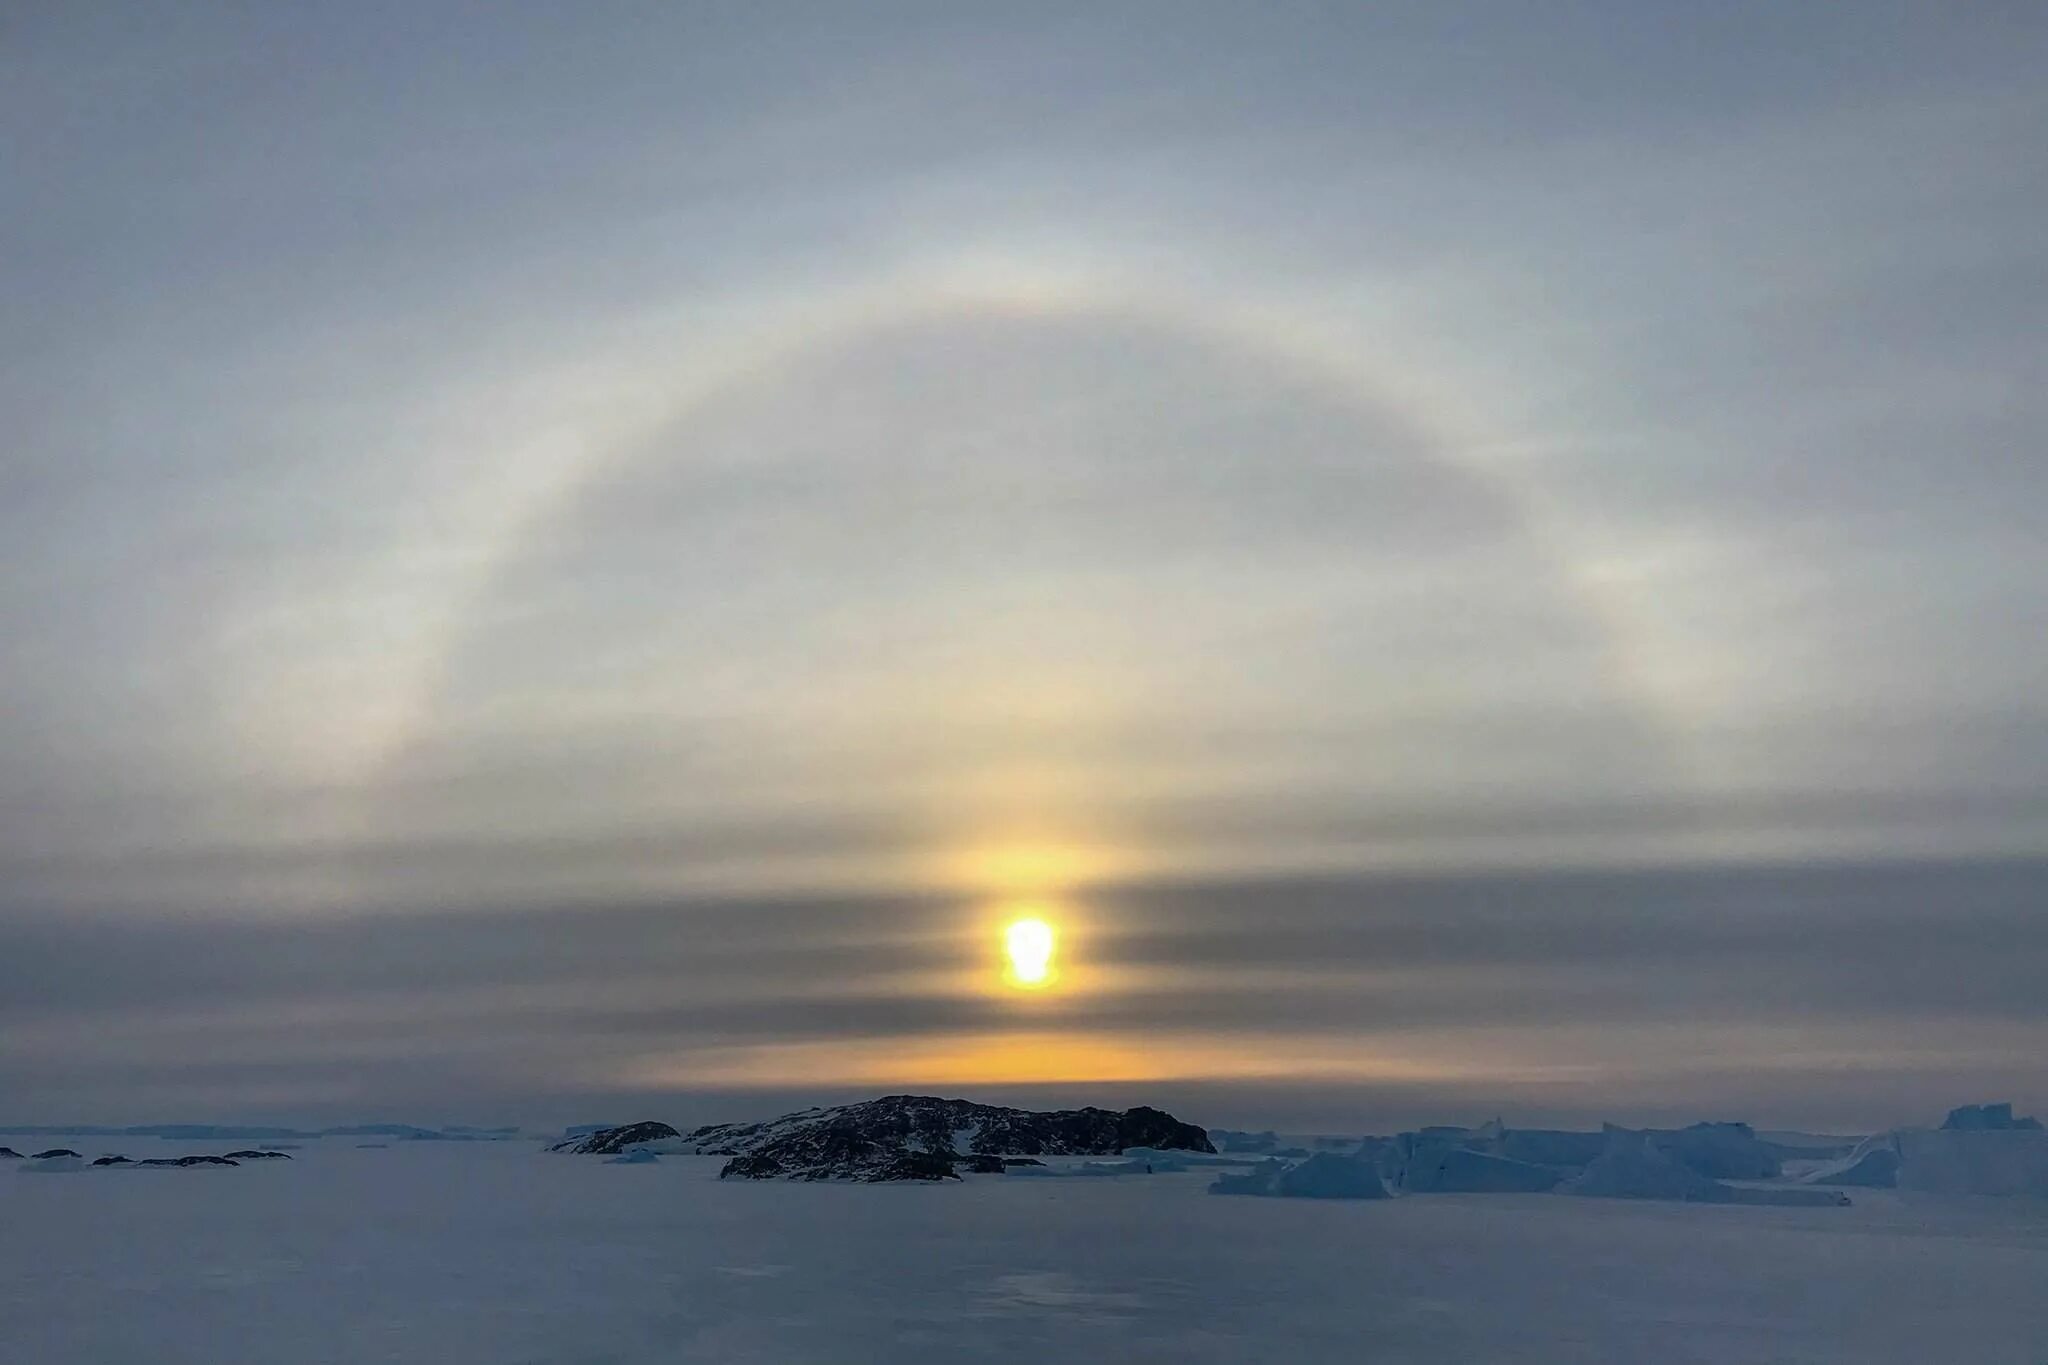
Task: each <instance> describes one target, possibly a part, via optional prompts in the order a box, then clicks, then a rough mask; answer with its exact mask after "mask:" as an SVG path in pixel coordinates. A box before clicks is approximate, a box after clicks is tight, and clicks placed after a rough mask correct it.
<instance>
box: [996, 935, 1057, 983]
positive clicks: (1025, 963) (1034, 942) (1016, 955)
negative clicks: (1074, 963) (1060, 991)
mask: <svg viewBox="0 0 2048 1365" xmlns="http://www.w3.org/2000/svg"><path fill="white" fill-rule="evenodd" d="M1058 942H1059V936H1058V935H1057V934H1055V933H1054V932H1053V927H1052V926H1051V925H1050V924H1048V923H1046V922H1045V921H1044V920H1042V919H1037V918H1031V919H1019V920H1012V921H1010V923H1009V924H1008V925H1007V926H1005V928H1004V929H1003V953H1004V955H1005V956H1006V957H1007V958H1008V959H1009V964H1010V966H1009V971H1008V972H1007V973H1005V979H1006V980H1008V981H1009V983H1010V984H1011V985H1013V986H1021V987H1025V988H1027V989H1030V988H1035V987H1039V986H1045V985H1049V984H1051V982H1052V978H1053V969H1052V955H1053V949H1054V948H1055V947H1056V946H1058Z"/></svg>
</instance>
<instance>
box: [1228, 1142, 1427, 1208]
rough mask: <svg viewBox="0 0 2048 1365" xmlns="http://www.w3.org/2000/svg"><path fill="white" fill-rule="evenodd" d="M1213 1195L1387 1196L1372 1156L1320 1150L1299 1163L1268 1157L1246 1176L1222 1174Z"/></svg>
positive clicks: (1288, 1197) (1283, 1197) (1352, 1197)
mask: <svg viewBox="0 0 2048 1365" xmlns="http://www.w3.org/2000/svg"><path fill="white" fill-rule="evenodd" d="M1209 1193H1211V1194H1249V1195H1259V1196H1263V1197H1266V1198H1277V1199H1385V1198H1386V1197H1387V1187H1386V1185H1385V1184H1384V1183H1383V1182H1382V1181H1381V1180H1380V1172H1379V1166H1378V1164H1377V1163H1376V1162H1375V1161H1373V1160H1372V1159H1371V1158H1370V1157H1367V1156H1363V1155H1358V1156H1340V1155H1338V1154H1337V1153H1335V1152H1317V1153H1315V1154H1314V1155H1313V1156H1311V1157H1309V1158H1308V1159H1306V1160H1304V1161H1300V1162H1294V1163H1290V1162H1286V1161H1281V1160H1277V1159H1276V1160H1268V1161H1266V1162H1264V1163H1262V1164H1260V1165H1258V1166H1255V1167H1253V1168H1252V1169H1251V1170H1249V1171H1246V1172H1245V1173H1244V1174H1243V1175H1219V1176H1217V1177H1216V1180H1215V1182H1214V1183H1213V1184H1211V1185H1210V1186H1209Z"/></svg>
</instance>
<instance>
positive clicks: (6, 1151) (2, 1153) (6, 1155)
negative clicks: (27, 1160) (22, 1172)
mask: <svg viewBox="0 0 2048 1365" xmlns="http://www.w3.org/2000/svg"><path fill="white" fill-rule="evenodd" d="M0 1159H4V1160H7V1161H19V1160H21V1159H22V1158H21V1153H20V1152H17V1151H15V1150H14V1149H13V1148H12V1147H0Z"/></svg>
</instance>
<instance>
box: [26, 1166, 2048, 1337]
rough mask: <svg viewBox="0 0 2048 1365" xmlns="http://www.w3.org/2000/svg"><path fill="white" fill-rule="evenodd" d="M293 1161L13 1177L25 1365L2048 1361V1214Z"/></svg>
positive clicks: (2018, 1203) (1983, 1207)
mask: <svg viewBox="0 0 2048 1365" xmlns="http://www.w3.org/2000/svg"><path fill="white" fill-rule="evenodd" d="M17 1145H18V1144H17ZM49 1145H66V1146H71V1147H75V1148H76V1149H77V1150H79V1151H80V1152H82V1153H84V1154H85V1156H86V1157H87V1158H90V1157H93V1156H95V1155H98V1154H99V1153H100V1152H102V1151H121V1152H125V1153H126V1154H127V1155H129V1156H133V1157H141V1156H158V1155H176V1154H181V1153H185V1152H191V1151H203V1150H217V1149H219V1144H218V1143H216V1144H213V1145H212V1146H211V1147H209V1146H206V1145H203V1144H202V1145H194V1144H190V1143H174V1142H158V1141H137V1140H133V1139H128V1140H100V1139H73V1140H68V1141H64V1142H62V1143H57V1142H52V1143H51V1144H49ZM292 1155H293V1156H294V1157H295V1158H296V1159H295V1160H293V1161H290V1162H282V1161H280V1162H269V1163H264V1164H262V1165H249V1166H244V1167H241V1168H239V1169H236V1170H226V1169H204V1168H201V1169H193V1170H147V1171H138V1170H120V1169H112V1170H108V1169H101V1170H87V1171H83V1172H78V1173H74V1174H68V1175H43V1176H21V1175H16V1174H14V1173H12V1171H11V1170H10V1169H8V1168H9V1167H12V1166H13V1165H14V1164H15V1163H11V1162H10V1163H6V1165H5V1166H0V1361H8V1362H13V1361H20V1362H34V1363H35V1365H74V1363H75V1362H91V1365H122V1362H129V1361H134V1362H147V1363H148V1365H187V1363H190V1365H200V1363H201V1362H203V1363H204V1365H231V1363H232V1362H262V1365H310V1363H311V1362H328V1361H336V1362H339V1361H348V1362H355V1361H417V1362H434V1363H435V1365H469V1363H470V1362H491V1365H541V1362H547V1363H548V1365H598V1363H599V1362H604V1363H605V1365H628V1363H630V1362H642V1361H647V1362H654V1361H662V1362H677V1361H681V1362H699V1361H701V1362H712V1361H716V1362H734V1363H735V1365H738V1363H741V1362H775V1363H776V1365H805V1363H806V1362H827V1361H832V1362H837V1361H888V1362H891V1365H896V1363H897V1362H901V1361H903V1360H907V1359H924V1360H934V1361H947V1360H996V1361H1033V1362H1039V1361H1045V1360H1069V1359H1085V1360H1091V1361H1104V1362H1110V1361H1114V1362H1148V1361H1156V1362H1173V1363H1174V1365H1191V1363H1197V1362H1215V1361H1250V1362H1281V1361H1284V1362H1320V1361H1332V1362H1346V1363H1347V1365H1349V1362H1356V1361H1362V1360H1370V1361H1374V1362H1382V1363H1383V1365H1392V1363H1396V1362H1460V1363H1461V1365H1467V1363H1469V1362H1485V1361H1515V1362H1528V1361H1574V1362H1599V1361H1615V1362H1655V1365H1669V1363H1671V1362H1693V1361H1714V1362H1721V1361H1801V1362H1829V1361H1843V1362H1850V1361H1855V1362H1885V1361H1898V1362H1908V1361H1911V1362H1924V1361H1937V1360H1963V1359H1968V1360H1972V1361H1981V1362H2011V1365H2041V1362H2043V1361H2044V1360H2048V1201H2032V1200H2022V1199H1966V1198H1951V1197H1944V1196H1938V1195H1922V1194H1916V1193H1910V1192H1894V1191H1890V1190H1859V1191H1856V1192H1854V1197H1855V1200H1856V1203H1855V1205H1854V1206H1853V1207H1851V1208H1844V1209H1837V1208H1751V1207H1727V1206H1711V1205H1691V1204H1662V1203H1647V1202H1631V1201H1611V1200H1596V1199H1567V1198H1561V1197H1558V1196H1555V1195H1417V1196H1411V1197H1407V1198H1400V1199H1386V1200H1375V1201H1371V1202H1364V1203H1352V1202H1335V1203H1331V1202H1321V1201H1297V1200H1275V1199H1221V1198H1212V1197H1210V1196H1208V1195H1207V1194H1206V1193H1205V1190H1206V1187H1207V1185H1208V1183H1209V1182H1210V1180H1211V1179H1213V1178H1214V1176H1215V1172H1214V1171H1213V1170H1209V1169H1194V1170H1190V1171H1186V1172H1181V1173H1173V1174H1159V1175H1152V1176H1126V1177H1118V1178H1114V1179H1093V1180H1045V1179H1036V1180H1018V1179H1013V1178H1011V1177H1008V1176H984V1177H975V1178H969V1179H968V1180H966V1181H964V1182H962V1183H958V1184H950V1183H949V1184H945V1185H936V1186H933V1185H807V1184H791V1183H785V1182H780V1181H726V1182H720V1181H719V1180H717V1179H716V1178H715V1177H716V1173H717V1170H718V1168H719V1166H720V1165H721V1164H722V1162H721V1160H720V1159H719V1158H697V1157H664V1158H662V1159H661V1160H660V1161H659V1162H658V1163H655V1164H651V1165H608V1164H606V1163H605V1162H604V1161H603V1160H602V1159H601V1158H592V1157H570V1156H550V1155H547V1154H544V1153H542V1152H540V1151H538V1150H536V1147H535V1146H534V1145H529V1144H527V1143H523V1142H521V1143H459V1144H443V1143H403V1142H400V1143H394V1144H392V1145H391V1146H389V1147H386V1148H380V1149H365V1148H359V1147H357V1146H356V1145H355V1140H350V1139H325V1140H321V1141H316V1142H309V1143H307V1144H305V1145H304V1146H302V1147H300V1148H298V1149H297V1150H295V1151H294V1152H293V1153H292Z"/></svg>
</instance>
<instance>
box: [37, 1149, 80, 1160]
mask: <svg viewBox="0 0 2048 1365" xmlns="http://www.w3.org/2000/svg"><path fill="white" fill-rule="evenodd" d="M77 1155H78V1153H76V1152H74V1151H72V1150H71V1149H70V1148H69V1147H52V1148H50V1150H48V1151H47V1152H37V1153H36V1154H35V1155H34V1156H32V1157H30V1158H29V1160H30V1161H41V1160H42V1159H43V1158H44V1157H51V1156H77Z"/></svg>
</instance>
